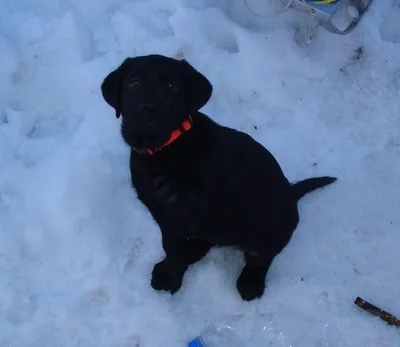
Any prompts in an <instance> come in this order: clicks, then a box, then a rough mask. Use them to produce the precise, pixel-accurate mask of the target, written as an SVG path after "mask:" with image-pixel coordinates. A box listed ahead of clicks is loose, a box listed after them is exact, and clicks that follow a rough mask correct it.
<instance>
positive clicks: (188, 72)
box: [101, 55, 212, 148]
mask: <svg viewBox="0 0 400 347" xmlns="http://www.w3.org/2000/svg"><path fill="white" fill-rule="evenodd" d="M101 89H102V93H103V97H104V99H105V100H106V102H107V103H108V104H109V105H111V106H112V107H113V108H114V109H115V112H116V116H117V118H118V117H119V116H120V115H122V125H121V133H122V136H123V138H124V140H125V142H126V143H127V144H128V145H129V146H132V147H139V148H154V147H158V146H160V145H162V144H163V143H165V142H166V141H168V139H169V137H170V135H171V132H172V131H174V130H175V129H177V128H178V127H179V126H180V125H181V124H182V123H183V122H184V121H185V120H186V119H187V118H188V117H189V115H190V114H191V113H193V112H195V111H197V110H199V109H200V108H201V107H203V106H204V105H205V104H206V103H207V101H208V100H209V99H210V97H211V93H212V86H211V84H210V82H209V81H208V80H207V78H205V77H204V76H203V75H202V74H201V73H199V72H198V71H196V70H195V69H194V68H193V67H192V66H191V65H190V64H189V63H188V62H186V61H185V60H181V61H179V60H175V59H172V58H168V57H165V56H161V55H148V56H140V57H135V58H127V59H126V60H125V61H124V62H123V63H122V64H121V65H120V66H119V67H118V68H117V69H116V70H114V71H113V72H111V73H110V74H109V75H108V76H107V77H106V78H105V79H104V81H103V83H102V85H101Z"/></svg>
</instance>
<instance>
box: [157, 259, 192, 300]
mask: <svg viewBox="0 0 400 347" xmlns="http://www.w3.org/2000/svg"><path fill="white" fill-rule="evenodd" d="M184 273H185V270H182V269H181V268H179V267H177V266H175V265H174V264H172V263H171V262H170V261H169V260H168V259H167V258H165V259H164V260H163V261H161V262H159V263H158V264H156V265H154V268H153V273H152V279H151V286H152V287H153V288H154V289H155V290H166V291H169V292H171V294H174V293H176V292H177V291H178V290H179V288H180V287H181V285H182V279H183V275H184Z"/></svg>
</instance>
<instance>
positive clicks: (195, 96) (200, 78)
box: [180, 59, 213, 112]
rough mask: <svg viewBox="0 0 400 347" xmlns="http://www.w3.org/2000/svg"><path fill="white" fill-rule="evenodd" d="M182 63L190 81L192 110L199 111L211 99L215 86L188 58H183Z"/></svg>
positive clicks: (186, 76) (187, 79)
mask: <svg viewBox="0 0 400 347" xmlns="http://www.w3.org/2000/svg"><path fill="white" fill-rule="evenodd" d="M180 64H182V66H183V69H184V73H185V78H186V81H188V82H189V83H188V85H189V95H190V108H191V111H192V112H193V111H198V110H199V109H201V108H202V107H203V106H204V105H205V104H206V103H207V102H208V100H210V97H211V94H212V91H213V87H212V85H211V83H210V81H209V80H208V79H207V78H206V77H205V76H204V75H203V74H201V73H200V72H198V71H197V70H196V69H195V68H194V67H193V66H192V65H190V64H189V63H188V62H187V61H186V60H184V59H183V60H181V61H180Z"/></svg>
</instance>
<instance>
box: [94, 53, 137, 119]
mask: <svg viewBox="0 0 400 347" xmlns="http://www.w3.org/2000/svg"><path fill="white" fill-rule="evenodd" d="M130 59H131V58H127V59H125V60H124V61H123V62H122V64H121V65H120V66H119V67H118V68H117V69H116V70H114V71H112V72H111V73H110V74H108V75H107V77H106V78H105V79H104V81H103V83H102V84H101V92H102V94H103V98H104V100H105V101H106V102H107V103H108V104H109V105H110V106H112V107H113V108H114V109H115V116H116V117H117V118H119V116H120V115H121V92H122V81H123V78H124V74H125V68H126V65H127V63H128V61H129V60H130Z"/></svg>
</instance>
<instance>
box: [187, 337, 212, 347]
mask: <svg viewBox="0 0 400 347" xmlns="http://www.w3.org/2000/svg"><path fill="white" fill-rule="evenodd" d="M188 347H207V346H206V345H205V344H204V342H203V341H202V339H201V338H200V337H197V338H195V339H194V340H192V341H190V342H189V345H188Z"/></svg>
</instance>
